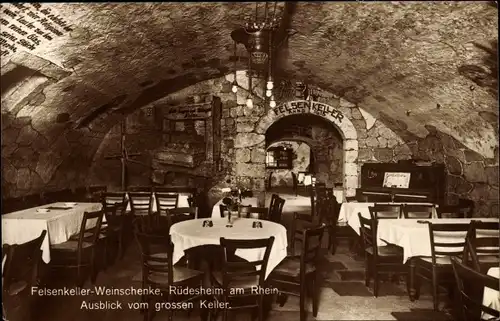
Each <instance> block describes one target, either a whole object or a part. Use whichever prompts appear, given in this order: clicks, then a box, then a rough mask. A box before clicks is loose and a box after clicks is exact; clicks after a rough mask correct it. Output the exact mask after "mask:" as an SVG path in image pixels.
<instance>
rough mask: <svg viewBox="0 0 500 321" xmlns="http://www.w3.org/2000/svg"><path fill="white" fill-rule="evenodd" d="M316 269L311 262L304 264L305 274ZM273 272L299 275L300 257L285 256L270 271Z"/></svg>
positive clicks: (293, 275)
mask: <svg viewBox="0 0 500 321" xmlns="http://www.w3.org/2000/svg"><path fill="white" fill-rule="evenodd" d="M314 271H316V267H315V266H314V265H312V264H306V271H305V273H306V274H309V273H312V272H314ZM272 273H273V274H281V275H286V276H291V277H299V275H300V258H298V257H287V258H285V259H284V260H283V262H281V263H280V264H279V265H278V266H277V267H276V268H275V269H274V270H273V272H272Z"/></svg>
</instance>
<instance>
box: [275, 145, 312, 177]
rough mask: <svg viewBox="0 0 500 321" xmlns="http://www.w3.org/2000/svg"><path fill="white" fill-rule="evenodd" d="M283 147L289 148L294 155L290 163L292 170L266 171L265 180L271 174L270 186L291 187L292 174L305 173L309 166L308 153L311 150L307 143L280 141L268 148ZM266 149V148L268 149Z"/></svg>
mask: <svg viewBox="0 0 500 321" xmlns="http://www.w3.org/2000/svg"><path fill="white" fill-rule="evenodd" d="M278 146H283V147H287V148H291V149H292V150H293V153H294V155H295V158H294V159H293V161H292V165H293V168H292V169H266V178H267V177H269V174H270V173H272V174H273V175H272V179H271V186H272V187H276V186H286V187H293V177H292V172H293V173H295V174H298V172H305V171H306V170H307V167H308V166H309V164H310V156H311V155H310V153H311V148H310V147H309V145H308V144H307V143H303V142H294V141H282V142H278V143H274V144H271V145H270V146H269V147H278ZM269 147H268V148H269Z"/></svg>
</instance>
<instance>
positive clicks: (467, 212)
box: [458, 198, 475, 218]
mask: <svg viewBox="0 0 500 321" xmlns="http://www.w3.org/2000/svg"><path fill="white" fill-rule="evenodd" d="M458 207H459V208H460V209H459V211H460V213H461V214H462V215H463V216H464V217H465V218H471V217H473V216H474V209H475V204H474V201H473V200H469V199H465V198H460V199H458Z"/></svg>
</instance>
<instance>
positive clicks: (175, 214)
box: [166, 207, 198, 231]
mask: <svg viewBox="0 0 500 321" xmlns="http://www.w3.org/2000/svg"><path fill="white" fill-rule="evenodd" d="M166 216H167V222H168V230H170V226H172V224H175V223H178V222H183V221H187V220H194V219H195V218H198V208H197V207H177V208H171V209H168V210H166ZM168 230H167V231H168Z"/></svg>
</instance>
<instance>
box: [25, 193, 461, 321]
mask: <svg viewBox="0 0 500 321" xmlns="http://www.w3.org/2000/svg"><path fill="white" fill-rule="evenodd" d="M285 198H286V199H287V202H288V206H287V207H286V208H285V209H286V213H285V215H284V223H285V225H287V224H288V222H289V221H290V217H291V213H292V212H294V211H296V210H299V208H300V211H302V210H303V206H304V203H302V202H301V201H300V199H299V198H300V196H299V198H296V197H295V196H291V195H285ZM303 199H304V201H308V198H306V197H303ZM305 204H307V203H305ZM295 206H297V208H296V207H295ZM320 271H321V277H322V280H323V281H322V282H321V291H320V306H319V313H318V315H317V317H316V318H314V317H313V316H312V313H311V312H309V314H308V319H309V320H314V319H316V320H325V321H326V320H452V319H451V318H450V317H449V315H448V314H447V313H445V312H439V313H435V312H434V311H432V297H431V296H430V292H429V290H428V289H425V288H424V289H423V292H422V295H421V297H420V299H419V300H418V301H415V302H410V300H409V299H408V296H407V294H406V290H405V288H406V286H405V284H404V283H401V284H399V285H398V284H395V283H391V282H384V283H382V284H381V287H380V294H379V297H378V298H375V297H373V294H372V291H371V289H369V288H366V287H365V285H364V281H363V280H364V262H363V260H362V259H360V258H359V257H358V256H357V255H355V254H353V253H351V252H350V251H349V250H348V249H347V246H345V245H342V244H341V245H340V246H339V248H338V250H337V253H336V254H335V255H331V254H328V253H326V251H325V253H323V258H322V260H321V264H320ZM140 273H141V266H140V257H139V251H138V248H137V246H136V245H135V244H132V245H131V246H130V247H129V249H128V251H127V253H126V256H125V257H124V258H123V259H122V260H120V261H119V262H117V263H116V264H115V265H114V266H112V267H110V268H108V269H107V270H106V271H105V272H102V273H100V275H99V277H98V280H97V285H99V286H105V287H108V288H109V287H115V288H128V287H130V286H134V287H140ZM86 287H91V286H90V285H89V284H88V283H87V285H86ZM116 300H118V301H119V302H122V309H115V310H113V309H102V310H85V309H82V308H81V306H82V302H83V301H87V302H99V301H100V302H106V301H116ZM40 302H41V304H40V308H39V309H38V310H37V311H36V316H35V317H34V318H33V320H37V321H38V320H39V321H115V320H117V321H118V320H119V321H140V320H142V315H141V314H140V312H139V311H138V310H137V309H136V308H134V307H129V306H128V304H129V303H130V304H133V303H134V302H139V298H138V297H132V296H128V297H127V296H121V297H116V296H111V297H106V296H101V297H99V296H97V295H92V296H88V297H82V296H59V297H45V298H43V300H41V301H40ZM298 307H299V305H298V298H294V297H290V298H289V299H288V301H287V302H286V304H285V305H284V306H283V307H279V306H278V305H277V304H273V308H272V311H271V312H270V314H269V316H268V320H272V321H281V320H283V321H285V320H287V321H293V320H299V308H298ZM308 310H309V311H312V307H311V306H310V304H309V308H308ZM233 317H234V318H233V320H234V319H236V318H238V320H240V319H242V318H243V319H246V320H250V319H251V318H250V313H244V312H242V313H240V314H238V315H234V316H233ZM230 318H231V316H230ZM167 319H168V315H167V314H166V313H159V314H158V315H157V316H156V317H155V320H157V321H162V320H167ZM199 319H200V318H199V316H197V313H196V312H194V313H192V314H191V315H187V314H186V313H184V312H182V313H177V314H176V315H174V320H199Z"/></svg>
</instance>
